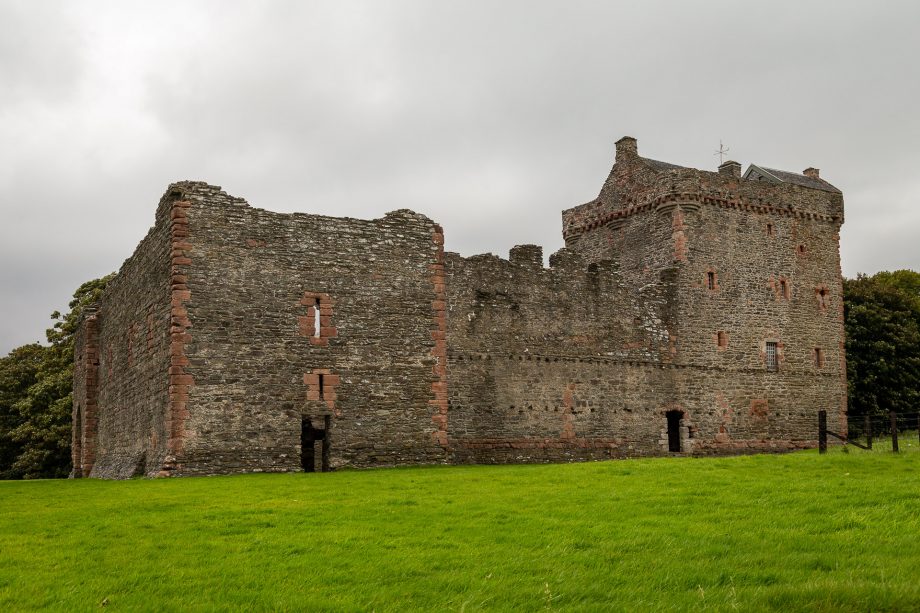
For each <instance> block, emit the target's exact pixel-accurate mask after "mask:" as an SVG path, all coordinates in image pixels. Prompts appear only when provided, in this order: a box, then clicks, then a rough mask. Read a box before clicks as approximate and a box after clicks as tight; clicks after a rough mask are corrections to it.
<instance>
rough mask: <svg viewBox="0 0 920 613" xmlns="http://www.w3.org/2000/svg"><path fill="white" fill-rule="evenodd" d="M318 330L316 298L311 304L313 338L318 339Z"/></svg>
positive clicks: (317, 302)
mask: <svg viewBox="0 0 920 613" xmlns="http://www.w3.org/2000/svg"><path fill="white" fill-rule="evenodd" d="M319 328H320V319H319V298H317V299H316V302H315V303H314V304H313V336H314V337H315V338H319Z"/></svg>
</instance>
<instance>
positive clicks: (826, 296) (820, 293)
mask: <svg viewBox="0 0 920 613" xmlns="http://www.w3.org/2000/svg"><path fill="white" fill-rule="evenodd" d="M815 298H817V299H818V308H820V309H821V310H822V311H826V310H827V307H828V304H829V303H830V298H831V290H830V289H828V287H827V285H825V284H823V283H822V284H821V285H819V286H818V287H816V288H815Z"/></svg>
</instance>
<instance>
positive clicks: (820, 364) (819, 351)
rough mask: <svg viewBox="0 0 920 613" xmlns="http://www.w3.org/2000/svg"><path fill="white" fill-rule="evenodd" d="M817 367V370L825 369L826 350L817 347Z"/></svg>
mask: <svg viewBox="0 0 920 613" xmlns="http://www.w3.org/2000/svg"><path fill="white" fill-rule="evenodd" d="M814 357H815V366H816V367H817V368H824V350H823V349H821V348H820V347H815V356H814Z"/></svg>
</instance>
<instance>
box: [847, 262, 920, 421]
mask: <svg viewBox="0 0 920 613" xmlns="http://www.w3.org/2000/svg"><path fill="white" fill-rule="evenodd" d="M844 311H845V325H846V334H847V344H846V348H847V379H848V381H849V412H850V414H851V415H877V414H882V413H886V412H888V411H889V410H893V411H897V412H899V413H907V412H916V411H918V410H920V274H918V273H915V272H913V271H909V270H899V271H896V272H894V273H890V272H882V273H878V274H876V275H874V276H872V277H869V276H866V275H858V276H857V277H856V279H848V280H845V281H844Z"/></svg>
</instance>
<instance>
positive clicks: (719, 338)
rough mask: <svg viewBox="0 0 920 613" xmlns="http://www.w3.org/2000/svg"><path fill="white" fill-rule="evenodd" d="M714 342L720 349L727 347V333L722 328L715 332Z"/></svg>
mask: <svg viewBox="0 0 920 613" xmlns="http://www.w3.org/2000/svg"><path fill="white" fill-rule="evenodd" d="M716 344H717V345H718V347H719V348H721V349H725V348H726V347H728V335H727V334H725V331H724V330H719V331H718V332H717V333H716Z"/></svg>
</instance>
